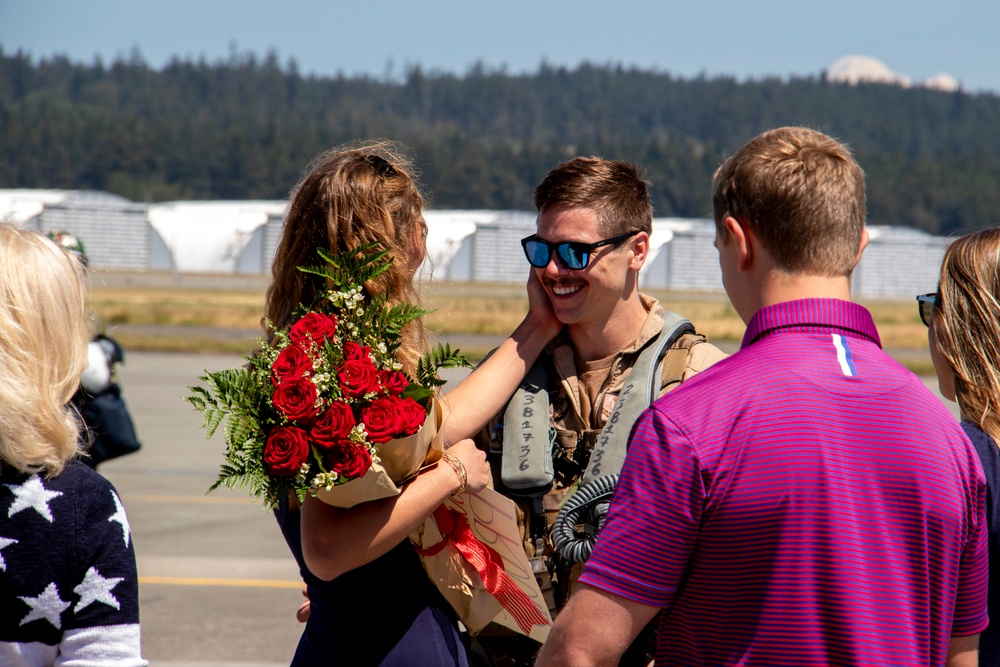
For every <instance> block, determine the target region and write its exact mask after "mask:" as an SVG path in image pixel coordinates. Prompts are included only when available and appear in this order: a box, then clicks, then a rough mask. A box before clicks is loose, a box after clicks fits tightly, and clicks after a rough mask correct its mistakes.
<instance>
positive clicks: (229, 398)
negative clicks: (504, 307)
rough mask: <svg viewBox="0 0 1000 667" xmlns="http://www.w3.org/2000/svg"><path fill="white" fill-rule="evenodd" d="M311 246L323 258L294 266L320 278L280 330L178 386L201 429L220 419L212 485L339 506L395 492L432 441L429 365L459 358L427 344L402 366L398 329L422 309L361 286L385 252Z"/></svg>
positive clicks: (270, 502) (434, 423) (435, 444)
mask: <svg viewBox="0 0 1000 667" xmlns="http://www.w3.org/2000/svg"><path fill="white" fill-rule="evenodd" d="M320 255H321V256H322V257H323V259H324V260H325V261H326V265H325V266H322V267H299V270H300V271H304V272H307V273H313V274H317V275H320V276H323V277H324V278H325V279H326V281H327V284H328V285H330V288H329V289H328V290H327V291H326V292H324V293H323V294H321V295H320V297H319V298H318V299H317V301H316V302H315V303H312V304H308V305H305V304H302V305H300V306H299V307H298V308H297V309H296V311H295V319H294V322H293V324H292V326H291V327H290V328H289V329H288V330H287V331H274V332H273V333H274V335H273V337H272V340H271V341H270V343H268V342H266V341H264V340H263V339H259V340H258V341H257V342H258V346H259V348H260V349H259V351H258V352H257V353H256V354H254V355H252V356H250V357H248V358H247V362H248V363H247V364H246V365H245V366H242V367H240V368H234V369H229V370H224V371H218V372H213V373H207V374H206V375H205V376H204V377H202V378H201V380H202V381H204V382H205V383H206V384H207V387H191V388H190V389H191V395H190V396H188V397H187V400H188V401H189V402H191V403H192V404H193V405H194V406H195V408H197V409H198V410H200V411H201V412H202V413H204V416H205V424H204V425H205V428H206V430H207V431H208V437H211V436H212V434H213V433H215V431H216V430H217V429H218V427H219V426H220V424H222V423H223V421H225V428H224V432H225V439H226V454H225V459H226V460H225V462H224V463H223V464H222V467H221V471H220V474H219V479H218V481H217V482H216V483H215V484H214V485H213V486H212V488H213V489H215V488H217V487H218V486H220V485H226V486H228V487H230V488H233V487H243V486H249V488H250V491H251V493H252V494H253V495H254V496H255V497H257V498H260V499H262V500H263V501H264V502H265V504H266V505H267V506H268V507H273V506H274V505H275V504H276V503H278V502H279V501H280V500H281V499H282V498H287V497H289V496H290V495H291V494H293V493H294V494H296V495H297V496H298V497H299V499H300V500H301V499H304V498H305V496H306V494H313V495H316V496H318V497H319V498H320V499H322V500H324V501H325V502H328V503H330V504H333V505H337V506H340V507H350V506H352V505H355V504H357V503H359V502H365V501H367V500H375V499H378V498H384V497H389V496H392V495H396V494H398V493H399V485H401V484H402V483H403V482H404V481H405V480H406V479H407V478H408V477H410V476H412V475H414V474H415V473H416V472H417V471H418V470H419V469H420V468H421V467H422V466H424V465H427V464H429V463H433V462H434V461H436V460H437V459H439V458H440V456H441V453H442V447H441V444H440V442H439V441H437V440H435V438H434V436H435V434H436V432H437V427H438V423H439V420H440V415H439V413H438V411H437V409H436V406H435V403H434V400H433V398H434V389H436V388H437V387H438V386H440V385H442V384H444V383H443V382H442V381H441V380H440V379H439V378H438V377H437V372H438V370H439V369H440V368H442V367H455V366H468V362H467V361H466V360H465V359H464V357H461V356H460V355H458V351H457V350H456V351H455V352H454V353H453V352H452V351H451V349H450V348H449V347H447V346H444V347H441V346H438V348H436V349H435V350H434V351H432V352H431V353H428V354H427V355H426V356H425V357H424V359H423V360H421V362H420V363H419V364H418V367H417V373H416V375H417V377H416V378H410V377H408V376H407V375H406V374H405V373H403V371H402V370H401V366H400V364H399V363H398V362H397V360H396V350H397V349H398V347H399V338H400V331H401V330H402V328H403V327H404V326H405V325H406V324H407V323H409V322H411V321H413V320H415V319H416V318H418V317H420V316H421V315H424V314H426V313H427V312H428V311H425V310H422V309H420V308H417V307H415V306H413V305H411V304H407V303H403V304H398V305H395V306H392V307H389V306H388V305H387V302H386V298H385V295H378V296H375V297H371V298H369V297H366V296H365V295H364V294H363V292H362V289H361V285H362V284H364V283H365V282H366V281H367V280H369V279H371V278H373V277H375V276H377V275H379V274H380V273H382V272H383V271H385V270H386V269H387V268H388V266H389V262H390V261H391V260H388V259H386V253H385V252H379V251H378V249H377V248H376V247H375V246H374V245H367V246H363V247H361V248H359V249H357V250H355V251H350V252H345V253H341V254H340V255H337V256H335V257H331V256H328V255H326V254H324V253H322V252H320Z"/></svg>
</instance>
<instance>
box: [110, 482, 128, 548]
mask: <svg viewBox="0 0 1000 667" xmlns="http://www.w3.org/2000/svg"><path fill="white" fill-rule="evenodd" d="M111 497H112V498H114V500H115V513H114V514H112V515H111V516H110V517H108V521H117V522H118V523H120V524H121V525H122V537H124V538H125V546H126V547H127V546H128V538H129V534H130V532H131V531H130V529H129V527H128V518H127V517H126V516H125V506H124V505H122V501H121V500H119V499H118V494H117V493H115V492H114V491H112V492H111Z"/></svg>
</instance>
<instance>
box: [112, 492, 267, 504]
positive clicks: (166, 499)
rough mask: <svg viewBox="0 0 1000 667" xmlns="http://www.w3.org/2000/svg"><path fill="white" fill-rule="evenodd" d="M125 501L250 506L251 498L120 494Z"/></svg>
mask: <svg viewBox="0 0 1000 667" xmlns="http://www.w3.org/2000/svg"><path fill="white" fill-rule="evenodd" d="M122 497H123V498H125V500H133V499H134V500H139V501H142V502H147V503H207V504H214V505H252V504H253V500H252V499H251V498H233V497H224V496H214V497H208V496H157V495H151V494H136V493H128V494H122Z"/></svg>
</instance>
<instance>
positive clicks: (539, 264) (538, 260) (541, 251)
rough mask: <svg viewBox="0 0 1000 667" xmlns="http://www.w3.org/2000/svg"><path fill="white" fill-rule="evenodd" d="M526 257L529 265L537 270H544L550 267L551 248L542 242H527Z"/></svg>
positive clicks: (525, 247)
mask: <svg viewBox="0 0 1000 667" xmlns="http://www.w3.org/2000/svg"><path fill="white" fill-rule="evenodd" d="M524 256H525V257H527V258H528V264H531V265H532V266H533V267H535V268H536V269H544V268H545V267H546V266H548V265H549V259H550V256H549V247H548V246H547V245H545V244H544V243H542V242H541V241H535V240H532V241H525V243H524Z"/></svg>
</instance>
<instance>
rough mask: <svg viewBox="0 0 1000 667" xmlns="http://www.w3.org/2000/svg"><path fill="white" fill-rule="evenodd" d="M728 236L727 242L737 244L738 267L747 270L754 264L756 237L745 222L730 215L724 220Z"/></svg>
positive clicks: (739, 269) (740, 269) (723, 223)
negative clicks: (744, 224) (745, 225)
mask: <svg viewBox="0 0 1000 667" xmlns="http://www.w3.org/2000/svg"><path fill="white" fill-rule="evenodd" d="M722 225H723V227H724V228H725V230H726V234H727V235H728V238H727V239H726V243H727V244H729V243H735V244H736V269H737V270H738V271H746V270H748V269H749V268H750V265H751V264H753V260H754V245H755V239H754V238H753V235H752V233H751V232H750V230H749V229H747V228H746V227H744V226H743V223H742V222H740V221H739V220H737V219H736V218H734V217H732V216H728V217H727V218H726V219H725V220H724V221H723V222H722Z"/></svg>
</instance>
